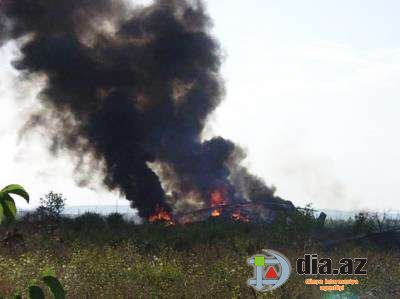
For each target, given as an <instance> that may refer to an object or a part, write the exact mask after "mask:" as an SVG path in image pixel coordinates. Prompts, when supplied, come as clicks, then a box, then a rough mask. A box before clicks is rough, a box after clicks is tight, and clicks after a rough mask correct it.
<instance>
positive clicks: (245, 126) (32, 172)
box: [0, 0, 400, 210]
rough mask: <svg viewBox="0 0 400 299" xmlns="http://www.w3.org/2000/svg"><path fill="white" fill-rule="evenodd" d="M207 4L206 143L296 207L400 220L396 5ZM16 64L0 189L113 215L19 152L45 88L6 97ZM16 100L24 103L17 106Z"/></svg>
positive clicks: (33, 149) (5, 69)
mask: <svg viewBox="0 0 400 299" xmlns="http://www.w3.org/2000/svg"><path fill="white" fill-rule="evenodd" d="M207 3H208V10H209V13H210V15H211V17H212V19H213V22H214V28H213V34H214V35H215V37H216V38H217V39H218V40H219V41H220V44H221V47H222V49H223V53H224V56H225V58H224V64H223V69H222V74H223V77H224V79H225V81H226V89H227V94H226V98H225V101H224V102H223V104H222V105H221V106H220V107H219V108H218V109H217V111H216V112H215V113H214V114H213V115H212V116H211V117H210V119H209V124H208V127H207V130H206V131H205V132H204V138H208V137H210V136H213V135H222V136H224V137H227V138H231V139H232V140H234V141H235V142H238V143H239V144H240V145H242V146H244V147H245V148H246V150H247V152H248V154H249V156H248V159H247V160H246V164H247V165H248V166H249V167H250V168H251V169H252V170H253V172H255V173H256V174H258V175H259V176H261V177H263V178H264V179H265V181H266V182H267V183H268V184H274V185H275V186H276V187H277V188H278V193H279V195H281V196H283V197H286V198H287V199H289V200H292V201H293V202H294V203H295V204H296V205H304V204H306V203H309V202H313V203H314V205H315V206H316V207H320V208H338V209H365V208H369V209H379V210H388V209H392V210H400V203H399V201H398V200H397V198H398V197H400V191H399V190H398V187H397V186H398V185H400V176H399V174H398V169H400V141H399V140H398V137H397V135H398V134H397V128H398V127H399V125H400V120H399V117H398V111H400V104H399V101H398V98H399V96H400V85H399V84H398V83H399V81H400V38H399V36H398V31H399V29H398V28H399V21H398V17H397V16H396V15H395V14H396V13H397V12H398V11H399V8H400V3H399V2H398V1H371V0H369V1H361V0H357V1H355V0H351V1H344V0H337V1H316V0H315V1H311V0H303V1H293V0H292V1H285V0H279V1H278V0H273V1H268V0H248V1H238V0H210V1H207ZM11 57H12V47H11V46H9V47H7V48H3V49H1V50H0V65H1V69H0V94H1V96H2V101H0V109H1V110H2V111H8V112H9V113H8V114H7V117H6V118H5V119H2V120H0V145H1V146H2V149H3V150H2V154H3V157H2V158H1V160H0V163H1V165H2V166H3V167H4V169H7V172H1V173H0V183H2V184H3V185H5V184H7V183H9V182H10V181H16V182H21V183H23V184H25V185H26V186H27V188H28V189H29V190H31V192H32V193H33V198H34V199H37V198H38V197H39V196H40V195H42V194H43V193H45V192H47V191H48V188H49V186H51V187H52V188H53V189H55V190H56V191H59V192H63V193H64V194H65V195H66V197H67V198H68V199H69V204H72V205H74V204H78V203H81V204H110V203H111V204H112V203H114V202H115V198H116V197H117V194H115V193H113V194H110V193H108V192H106V191H104V190H102V189H101V186H100V185H98V186H93V188H92V189H88V188H79V187H77V186H76V185H75V184H74V181H73V180H72V179H71V178H72V176H73V172H74V169H73V165H72V163H71V162H70V161H69V160H68V159H66V158H65V157H57V158H50V157H48V156H47V154H46V151H45V145H46V141H45V139H43V138H41V137H40V134H39V133H38V134H37V135H36V136H32V137H30V139H29V140H24V141H22V142H21V143H19V144H18V145H17V143H16V140H17V127H18V126H19V125H20V124H21V119H22V117H21V115H22V114H24V113H25V112H26V110H27V109H30V108H29V107H30V105H31V104H32V102H33V97H34V91H32V87H34V88H33V90H35V87H36V88H38V86H39V85H40V78H39V79H37V80H36V81H35V83H30V85H29V84H27V83H24V84H22V85H21V83H20V84H19V85H18V88H19V89H18V90H15V89H13V88H12V87H13V86H15V85H13V84H14V83H13V82H14V81H13V80H14V79H15V72H14V71H13V70H12V69H11V67H9V66H8V65H9V61H10V59H11ZM21 88H23V89H24V90H30V91H31V93H30V96H27V97H26V98H27V99H25V100H24V101H23V100H21V99H19V100H18V99H17V101H16V99H15V98H18V94H20V92H19V91H20V89H21ZM17 107H18V108H17ZM10 124H12V126H10ZM3 167H2V168H3ZM37 202H38V201H37V200H34V203H33V204H34V205H35V204H36V203H37ZM122 202H123V200H120V203H122ZM21 204H22V203H21Z"/></svg>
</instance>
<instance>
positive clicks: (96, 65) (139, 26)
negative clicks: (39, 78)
mask: <svg viewBox="0 0 400 299" xmlns="http://www.w3.org/2000/svg"><path fill="white" fill-rule="evenodd" d="M0 1H1V2H0V3H1V4H0V28H1V29H0V30H1V31H0V34H1V36H0V37H1V40H0V42H6V41H9V40H15V41H17V43H18V45H20V50H21V53H22V56H21V58H20V59H19V60H18V61H16V62H14V64H15V67H16V68H17V69H18V70H20V71H21V72H22V74H24V75H28V76H29V75H37V74H38V75H45V77H46V84H45V86H44V88H43V90H42V91H41V93H40V94H39V99H40V101H41V103H42V104H43V107H44V108H43V110H42V111H41V112H40V113H37V114H35V115H32V117H31V119H30V121H29V122H28V126H30V127H31V128H32V127H34V126H36V125H41V126H43V127H45V128H47V129H48V133H49V135H51V137H52V139H53V147H52V150H57V149H63V150H69V151H71V152H72V153H74V155H76V156H82V155H87V154H90V155H91V157H93V159H94V160H97V161H102V162H103V163H104V166H103V170H104V183H105V185H106V186H107V187H108V188H109V189H118V190H120V191H121V192H122V193H123V194H124V195H125V196H126V198H127V199H128V200H130V201H131V203H132V207H136V208H138V210H139V213H140V215H141V216H148V215H150V214H151V213H153V212H154V211H155V209H156V208H157V206H160V207H164V208H166V209H170V205H169V204H168V203H167V201H166V197H167V196H166V194H165V191H164V190H163V188H162V187H161V182H160V179H159V177H158V176H157V175H156V173H155V172H154V171H153V170H152V168H151V167H150V164H151V163H152V162H154V164H156V165H158V168H159V170H160V173H161V174H162V175H161V176H162V179H163V184H164V180H165V181H166V183H167V185H169V188H171V190H169V191H175V192H174V194H175V195H176V196H177V197H178V198H185V197H188V196H195V197H197V198H199V199H201V200H203V201H204V202H207V201H208V200H209V196H210V192H212V190H214V189H215V188H223V190H224V192H226V193H227V194H228V195H229V196H230V197H231V198H243V199H246V198H247V199H248V200H250V199H251V200H254V199H257V198H258V197H260V198H264V199H265V198H273V192H272V190H271V189H269V188H267V187H266V186H265V185H264V184H263V183H262V182H261V181H259V180H258V179H256V178H255V177H253V176H252V175H250V174H248V173H247V171H246V170H245V169H244V168H242V167H240V166H239V164H238V163H239V162H240V160H241V158H243V157H242V156H241V155H240V150H238V149H237V148H236V147H235V145H234V144H233V143H232V142H230V141H227V140H225V139H223V138H220V137H219V138H214V139H212V140H209V141H206V142H203V143H202V142H201V140H200V135H201V132H202V130H203V127H204V125H205V121H206V118H207V116H208V115H209V114H210V112H212V111H213V110H214V109H215V107H216V106H217V105H218V104H219V102H220V101H221V98H222V95H223V86H222V85H221V79H220V76H219V68H220V58H221V57H220V52H219V46H218V43H217V42H216V41H215V40H214V38H213V37H212V36H211V35H210V34H209V28H210V20H209V18H208V16H207V15H206V14H205V12H204V7H203V4H202V2H200V1H192V2H189V1H184V0H176V1H174V0H159V1H155V3H154V4H152V5H150V6H147V7H139V6H134V7H132V5H129V4H127V3H125V2H123V1H122V0H90V1H84V0H0ZM234 186H235V187H234Z"/></svg>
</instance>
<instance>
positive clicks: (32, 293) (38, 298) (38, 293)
mask: <svg viewBox="0 0 400 299" xmlns="http://www.w3.org/2000/svg"><path fill="white" fill-rule="evenodd" d="M29 298H30V299H45V297H44V293H43V291H42V289H41V288H40V287H38V286H30V287H29Z"/></svg>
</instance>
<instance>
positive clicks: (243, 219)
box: [232, 210, 250, 223]
mask: <svg viewBox="0 0 400 299" xmlns="http://www.w3.org/2000/svg"><path fill="white" fill-rule="evenodd" d="M232 220H234V221H241V222H246V223H247V222H250V218H249V216H246V215H243V214H242V212H241V211H240V210H236V211H235V212H233V214H232Z"/></svg>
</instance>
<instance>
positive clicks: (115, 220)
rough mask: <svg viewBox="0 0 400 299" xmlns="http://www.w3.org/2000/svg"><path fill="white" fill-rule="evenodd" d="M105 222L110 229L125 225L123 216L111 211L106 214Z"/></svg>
mask: <svg viewBox="0 0 400 299" xmlns="http://www.w3.org/2000/svg"><path fill="white" fill-rule="evenodd" d="M106 222H107V225H108V227H109V228H111V229H121V228H122V227H124V225H125V220H124V216H123V215H122V214H120V213H111V214H110V215H108V216H107V218H106Z"/></svg>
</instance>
